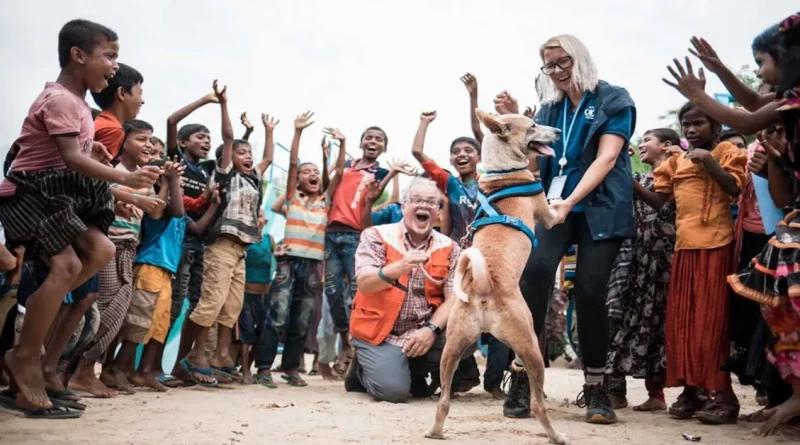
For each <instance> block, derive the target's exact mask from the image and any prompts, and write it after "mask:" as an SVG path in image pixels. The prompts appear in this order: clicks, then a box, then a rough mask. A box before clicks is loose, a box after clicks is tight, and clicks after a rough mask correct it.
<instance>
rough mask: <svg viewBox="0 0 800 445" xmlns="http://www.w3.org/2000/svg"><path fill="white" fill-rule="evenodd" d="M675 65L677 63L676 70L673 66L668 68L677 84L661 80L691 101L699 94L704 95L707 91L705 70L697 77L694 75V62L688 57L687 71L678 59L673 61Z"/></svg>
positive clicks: (701, 69)
mask: <svg viewBox="0 0 800 445" xmlns="http://www.w3.org/2000/svg"><path fill="white" fill-rule="evenodd" d="M672 61H673V63H675V68H676V69H677V72H676V71H675V69H673V68H672V67H671V66H667V69H668V70H669V73H670V74H672V77H674V78H675V82H671V81H669V80H667V79H661V80H663V81H664V83H666V84H667V85H669V86H671V87H672V88H675V89H676V90H678V92H680V93H681V94H683V96H684V97H685V98H687V99H689V100H692V98H694V97H696V96H697V95H699V94H702V93H703V92H704V91H705V89H706V74H705V72H704V71H703V68H700V71H699V72H698V73H697V76H695V74H694V68H692V61H691V60H689V57H686V69H684V68H683V65H681V62H680V61H678V59H673V60H672Z"/></svg>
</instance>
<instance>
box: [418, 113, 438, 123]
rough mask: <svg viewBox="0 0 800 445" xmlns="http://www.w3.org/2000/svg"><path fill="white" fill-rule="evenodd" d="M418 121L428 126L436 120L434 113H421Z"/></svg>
mask: <svg viewBox="0 0 800 445" xmlns="http://www.w3.org/2000/svg"><path fill="white" fill-rule="evenodd" d="M419 120H421V121H422V122H425V123H426V124H430V123H431V122H433V121H435V120H436V111H423V112H422V114H421V115H420V116H419Z"/></svg>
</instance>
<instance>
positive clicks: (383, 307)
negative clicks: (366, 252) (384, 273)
mask: <svg viewBox="0 0 800 445" xmlns="http://www.w3.org/2000/svg"><path fill="white" fill-rule="evenodd" d="M401 224H403V222H402V221H401V222H399V223H396V224H386V225H381V226H375V227H371V228H369V229H367V230H376V231H377V232H378V234H379V235H380V237H381V240H382V241H383V247H384V248H385V249H386V264H385V265H384V267H385V266H388V265H389V264H392V263H395V262H397V261H400V260H402V259H403V254H404V253H405V252H406V248H405V243H404V242H403V231H402V230H401ZM453 249H455V243H453V241H452V240H451V239H450V238H448V237H446V236H444V235H442V234H440V233H438V232H436V231H434V232H433V241H432V242H431V245H430V247H429V248H428V253H430V255H431V259H430V260H428V262H427V263H425V265H424V266H423V267H424V268H425V270H426V271H427V272H428V274H429V275H430V276H431V277H433V278H435V279H437V280H443V279H444V278H445V277H447V276H448V274H449V273H450V255H451V254H452V253H453ZM397 281H398V282H399V284H400V285H402V286H404V287H408V275H402V276H400V278H398V280H397ZM405 298H406V293H405V292H404V291H403V290H401V289H399V288H397V287H395V286H389V287H388V288H386V289H384V290H382V291H380V292H372V293H368V292H362V291H360V290H359V291H357V292H356V296H355V299H354V300H353V312H352V313H351V314H350V334H351V335H352V336H353V337H355V338H357V339H359V340H362V341H365V342H367V343H371V344H373V345H379V344H381V343H382V342H383V341H384V340H385V339H386V337H388V336H389V333H391V331H392V328H393V327H394V324H395V322H396V321H397V317H398V316H399V315H400V309H401V308H402V307H403V300H405ZM425 299H426V300H428V303H429V304H430V305H431V306H433V307H434V308H437V307H439V306H440V305H441V304H442V303H443V302H444V292H443V289H442V285H440V284H439V285H437V284H436V283H434V282H432V281H431V280H430V279H428V278H425Z"/></svg>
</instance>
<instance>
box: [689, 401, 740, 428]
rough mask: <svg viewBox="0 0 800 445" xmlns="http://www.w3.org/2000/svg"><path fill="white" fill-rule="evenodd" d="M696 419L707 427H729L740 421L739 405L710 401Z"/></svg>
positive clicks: (696, 414) (697, 413)
mask: <svg viewBox="0 0 800 445" xmlns="http://www.w3.org/2000/svg"><path fill="white" fill-rule="evenodd" d="M695 417H697V420H699V421H700V422H701V423H704V424H706V425H729V424H733V423H736V422H737V421H738V419H739V405H738V404H733V403H724V402H719V401H716V400H708V401H707V402H706V403H705V405H703V408H702V409H701V410H699V411H697V412H696V413H695Z"/></svg>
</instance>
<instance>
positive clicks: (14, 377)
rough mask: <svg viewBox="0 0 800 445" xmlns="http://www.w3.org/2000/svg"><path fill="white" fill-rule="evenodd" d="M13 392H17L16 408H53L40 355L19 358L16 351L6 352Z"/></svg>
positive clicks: (7, 370)
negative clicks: (43, 374)
mask: <svg viewBox="0 0 800 445" xmlns="http://www.w3.org/2000/svg"><path fill="white" fill-rule="evenodd" d="M3 366H4V367H5V370H6V373H8V378H9V381H10V383H11V387H12V390H16V391H17V401H16V406H17V407H18V408H25V409H37V408H52V407H53V403H52V402H50V397H48V396H47V390H46V389H45V387H44V377H43V376H42V363H41V361H40V359H39V356H38V355H35V356H31V357H17V355H16V354H15V350H14V349H11V350H9V351H6V353H5V360H4V361H3Z"/></svg>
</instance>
